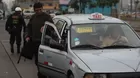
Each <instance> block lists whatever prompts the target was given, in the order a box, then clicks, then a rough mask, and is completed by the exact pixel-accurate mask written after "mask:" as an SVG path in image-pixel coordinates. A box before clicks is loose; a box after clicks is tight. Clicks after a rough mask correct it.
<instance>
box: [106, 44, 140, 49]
mask: <svg viewBox="0 0 140 78" xmlns="http://www.w3.org/2000/svg"><path fill="white" fill-rule="evenodd" d="M112 48H113V49H114V48H138V47H135V46H129V45H111V46H106V47H103V49H112Z"/></svg>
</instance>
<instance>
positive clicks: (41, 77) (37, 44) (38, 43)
mask: <svg viewBox="0 0 140 78" xmlns="http://www.w3.org/2000/svg"><path fill="white" fill-rule="evenodd" d="M32 42H33V51H34V55H35V64H36V66H37V69H38V49H39V45H40V43H41V42H40V41H32ZM37 75H38V78H45V77H44V76H42V75H41V73H40V72H38V73H37Z"/></svg>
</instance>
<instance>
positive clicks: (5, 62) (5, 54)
mask: <svg viewBox="0 0 140 78" xmlns="http://www.w3.org/2000/svg"><path fill="white" fill-rule="evenodd" d="M131 24H132V25H133V26H134V28H135V27H136V26H137V29H138V28H139V22H137V23H133V22H131ZM4 26H5V21H4V20H1V21H0V78H37V69H36V66H35V64H34V61H33V60H26V61H25V62H24V58H22V59H21V62H20V63H19V64H17V60H18V57H19V55H18V54H16V52H15V54H13V55H12V54H11V52H10V46H9V34H8V33H7V32H6V31H5V27H4ZM15 51H16V45H15Z"/></svg>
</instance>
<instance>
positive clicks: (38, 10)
mask: <svg viewBox="0 0 140 78" xmlns="http://www.w3.org/2000/svg"><path fill="white" fill-rule="evenodd" d="M33 7H34V11H35V13H36V14H40V13H42V10H43V4H42V3H40V2H37V3H35V4H34V6H33Z"/></svg>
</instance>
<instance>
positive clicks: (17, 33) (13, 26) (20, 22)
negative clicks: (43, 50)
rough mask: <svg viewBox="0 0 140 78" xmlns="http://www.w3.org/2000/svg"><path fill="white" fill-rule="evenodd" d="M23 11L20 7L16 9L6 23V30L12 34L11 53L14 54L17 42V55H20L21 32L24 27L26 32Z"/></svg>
mask: <svg viewBox="0 0 140 78" xmlns="http://www.w3.org/2000/svg"><path fill="white" fill-rule="evenodd" d="M21 11H22V9H21V8H20V7H16V8H15V13H13V14H11V15H10V16H9V18H8V19H7V21H6V26H5V30H6V31H7V32H8V33H9V34H10V45H11V53H14V42H15V40H16V44H17V53H20V45H21V31H22V28H23V27H24V31H25V27H26V24H25V21H24V18H23V17H22V15H21Z"/></svg>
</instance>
